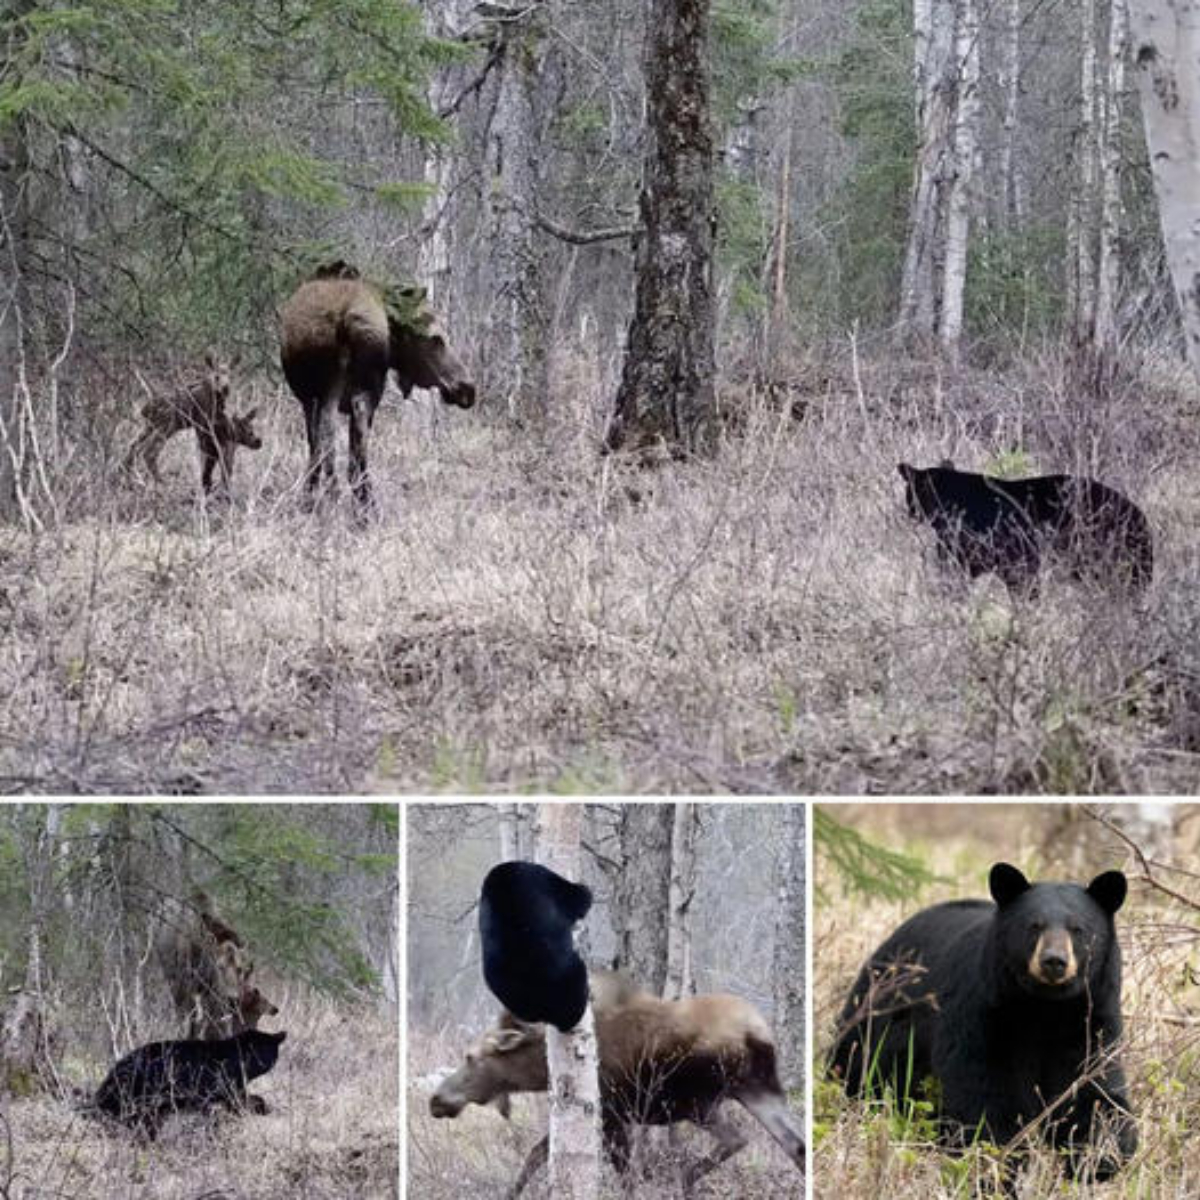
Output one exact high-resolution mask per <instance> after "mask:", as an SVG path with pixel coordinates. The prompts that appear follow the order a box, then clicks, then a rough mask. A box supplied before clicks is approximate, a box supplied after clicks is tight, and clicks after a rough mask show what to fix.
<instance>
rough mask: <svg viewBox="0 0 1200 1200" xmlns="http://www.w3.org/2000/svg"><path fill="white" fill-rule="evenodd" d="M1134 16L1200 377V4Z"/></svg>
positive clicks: (1175, 277) (1138, 3)
mask: <svg viewBox="0 0 1200 1200" xmlns="http://www.w3.org/2000/svg"><path fill="white" fill-rule="evenodd" d="M1130 17H1131V28H1132V34H1133V36H1132V48H1133V61H1134V65H1135V67H1136V68H1137V75H1138V88H1139V91H1140V93H1141V100H1142V119H1143V121H1144V122H1145V126H1146V144H1147V147H1148V148H1149V151H1150V167H1151V171H1152V172H1153V175H1154V190H1155V194H1156V195H1157V197H1158V209H1159V215H1160V217H1161V220H1162V232H1163V242H1164V244H1165V246H1166V251H1167V262H1168V264H1169V266H1170V268H1171V280H1172V282H1173V283H1174V285H1175V296H1176V299H1177V300H1178V302H1179V313H1180V317H1181V319H1182V322H1183V333H1184V338H1185V340H1186V343H1187V354H1188V359H1189V361H1190V362H1191V365H1192V371H1193V372H1194V373H1195V375H1196V378H1197V380H1200V4H1197V3H1196V0H1132V3H1131V4H1130Z"/></svg>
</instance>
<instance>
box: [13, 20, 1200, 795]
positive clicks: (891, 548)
mask: <svg viewBox="0 0 1200 1200" xmlns="http://www.w3.org/2000/svg"><path fill="white" fill-rule="evenodd" d="M1173 11H1174V10H1173V9H1172V7H1171V6H1170V5H1168V4H1163V3H1160V2H1159V0H1135V2H1134V3H1129V2H1128V0H1051V2H1049V3H1046V2H1043V0H998V2H997V3H994V4H990V5H982V4H979V3H978V0H913V3H911V4H910V3H899V2H895V0H856V2H855V3H853V4H848V5H843V4H832V3H826V4H821V3H816V4H813V3H804V4H801V3H799V0H688V2H686V3H684V2H682V0H680V2H678V3H668V2H667V0H649V2H638V3H635V2H633V0H604V2H603V3H592V4H587V5H569V4H564V3H561V2H560V0H537V2H534V3H517V4H508V3H503V2H493V0H486V2H481V3H467V2H466V0H427V2H426V3H423V4H421V5H420V6H417V5H413V4H411V3H405V2H401V0H387V2H381V0H351V2H350V3H338V4H332V3H326V2H325V0H282V2H281V3H279V4H276V5H272V6H267V7H264V6H263V5H261V4H256V3H252V2H246V0H233V2H231V3H226V4H222V5H220V6H216V7H213V6H199V7H197V6H194V5H182V4H178V3H173V2H166V3H160V2H158V0H154V2H150V0H145V2H142V0H139V2H137V3H125V4H116V3H99V4H89V5H81V4H72V3H68V2H65V0H16V2H15V3H11V4H9V5H8V6H7V7H6V8H5V10H4V13H3V14H2V15H0V46H2V47H3V50H2V52H0V520H2V523H0V585H2V586H0V604H2V606H3V609H4V613H5V617H4V620H3V622H2V623H0V647H2V650H3V652H2V654H0V680H2V681H3V686H2V688H0V691H2V692H3V694H4V695H5V696H6V700H5V703H4V705H3V708H2V709H0V714H2V715H0V776H2V779H3V782H4V785H5V786H6V787H8V788H9V789H11V790H28V789H33V790H59V791H63V790H67V791H77V790H78V791H110V790H112V791H125V792H129V791H167V792H197V791H218V792H219V791H225V792H237V791H295V790H301V791H310V790H317V791H327V790H344V789H346V788H350V789H352V790H362V789H371V788H382V789H392V790H395V789H397V788H399V789H423V790H436V789H448V790H456V791H461V790H478V789H496V790H512V789H516V788H522V787H532V788H538V789H542V790H547V789H550V790H571V791H578V790H583V791H609V790H613V791H635V792H640V791H663V790H689V791H698V790H699V791H731V790H732V791H749V792H755V791H788V792H791V791H854V792H861V791H924V792H930V791H944V790H963V791H969V792H976V791H1010V792H1012V791H1016V792H1039V791H1051V792H1061V791H1067V792H1093V791H1096V792H1103V791H1117V792H1122V791H1124V792H1129V791H1155V790H1175V789H1187V788H1190V787H1191V786H1192V785H1194V783H1195V780H1196V777H1197V774H1196V758H1195V756H1196V752H1197V715H1198V713H1200V707H1198V700H1197V696H1198V694H1200V693H1198V692H1197V688H1196V680H1197V677H1198V674H1200V662H1198V661H1197V658H1196V646H1197V644H1200V643H1198V639H1197V637H1196V632H1197V628H1198V625H1200V611H1198V610H1197V608H1196V605H1195V601H1194V597H1195V595H1196V593H1197V588H1196V586H1195V583H1196V575H1197V566H1196V562H1197V556H1196V538H1195V536H1194V529H1195V521H1196V508H1195V503H1194V501H1193V499H1192V497H1193V494H1194V488H1193V487H1192V486H1191V480H1192V478H1193V477H1194V474H1195V472H1194V461H1195V458H1196V455H1197V453H1198V451H1200V444H1198V440H1197V435H1196V413H1197V379H1196V370H1197V369H1200V313H1198V311H1197V302H1196V294H1197V293H1196V289H1195V288H1194V287H1193V286H1192V285H1191V284H1190V283H1189V279H1191V278H1192V276H1193V275H1194V271H1195V247H1194V241H1195V234H1194V204H1195V201H1194V197H1195V194H1196V188H1195V186H1194V185H1195V178H1196V172H1197V170H1198V166H1197V163H1196V161H1195V152H1194V146H1195V140H1196V139H1195V136H1194V134H1195V122H1196V121H1197V119H1200V118H1198V116H1197V114H1196V113H1195V112H1194V111H1193V109H1194V96H1193V95H1192V92H1191V90H1190V89H1189V88H1188V87H1185V86H1184V82H1185V81H1182V80H1181V78H1179V77H1177V75H1176V64H1178V63H1183V62H1187V61H1189V60H1188V54H1189V53H1190V51H1189V46H1190V45H1191V43H1190V42H1189V40H1188V39H1189V38H1194V31H1190V30H1189V28H1188V27H1186V23H1182V24H1179V25H1177V24H1176V23H1175V17H1174V15H1173ZM1192 50H1194V46H1192ZM1181 98H1182V99H1181ZM1189 131H1190V132H1189ZM1189 138H1190V139H1191V140H1190V141H1189ZM1148 145H1149V146H1150V150H1148V149H1147V146H1148ZM1189 146H1191V147H1192V148H1191V149H1188V147H1189ZM1189 214H1191V215H1190V216H1189ZM1189 231H1190V232H1189ZM319 269H323V270H324V272H325V273H326V276H327V278H326V282H328V281H329V277H330V274H332V276H333V277H335V279H336V277H340V279H337V281H338V282H340V283H342V284H348V283H351V282H352V281H351V280H349V279H348V278H346V277H347V276H349V275H351V274H354V273H359V274H361V276H362V280H363V287H364V288H366V289H367V291H368V294H369V295H371V296H378V297H385V298H387V303H388V306H389V307H387V309H386V311H387V314H388V317H387V319H388V320H389V321H391V322H392V325H389V326H387V327H386V328H385V332H384V333H383V334H381V335H379V336H382V338H383V342H384V345H385V349H384V351H383V353H384V354H385V356H386V355H387V354H388V353H390V355H391V360H392V365H393V367H395V368H396V372H395V373H396V379H397V382H398V383H399V384H400V387H399V388H398V389H396V390H393V391H390V392H389V393H388V398H387V399H386V400H385V402H384V404H383V406H382V407H381V408H380V410H379V413H378V419H377V420H375V421H374V426H373V429H372V425H371V419H370V412H369V411H368V410H373V403H374V399H373V398H372V395H374V398H375V399H377V395H375V394H374V392H375V389H376V387H377V386H378V387H379V388H381V387H382V380H381V377H382V373H383V370H384V369H386V368H384V367H381V366H379V364H378V363H376V364H375V365H374V366H370V367H369V369H368V365H367V364H365V360H362V359H359V358H355V359H354V361H353V364H352V366H353V370H354V371H360V369H361V373H362V378H359V377H357V376H353V377H352V376H351V375H349V374H348V375H346V376H345V378H344V379H343V377H342V376H337V379H338V380H339V381H340V382H339V383H338V384H337V386H336V387H335V386H332V385H329V386H326V385H325V384H314V383H312V382H311V377H306V378H308V382H307V383H306V382H304V380H303V379H302V375H303V372H302V371H301V370H300V368H299V367H294V368H289V370H288V378H287V381H286V382H285V380H284V378H283V375H282V373H281V370H280V337H281V330H280V312H281V310H283V309H284V307H285V305H286V304H287V302H288V300H289V297H290V296H292V295H293V293H295V292H296V289H297V287H298V286H299V285H300V284H301V283H302V282H303V281H305V280H308V279H310V278H311V277H312V276H313V274H314V272H316V271H318V270H319ZM413 287H417V288H419V290H417V291H412V290H405V289H412V288H413ZM333 290H334V291H336V289H333ZM342 294H354V295H359V296H361V295H362V294H363V293H362V292H360V291H356V290H355V289H354V288H353V287H352V288H350V289H349V291H348V292H344V293H342ZM370 303H371V304H375V305H376V307H375V308H374V309H372V312H375V313H377V314H378V315H377V317H376V318H375V319H376V320H377V321H380V322H382V321H383V320H384V316H383V313H384V311H385V310H384V308H382V307H379V304H380V303H382V301H379V302H378V303H376V301H370ZM397 305H399V306H400V307H397ZM406 305H407V306H409V307H407V308H405V307H404V306H406ZM414 306H415V307H414ZM402 308H403V313H402V312H401V309H402ZM404 314H407V316H404ZM326 315H327V316H328V313H326ZM338 319H339V320H340V319H341V318H338ZM330 320H333V317H330ZM404 320H408V321H409V325H408V326H407V328H408V329H409V333H410V334H413V336H415V337H416V340H417V341H418V342H419V343H421V344H422V345H423V346H425V347H426V349H428V347H429V346H436V348H437V352H438V353H439V354H441V355H443V361H444V362H449V361H453V363H454V364H455V366H454V372H453V373H454V376H455V378H454V387H453V388H451V387H449V386H443V385H444V384H446V382H447V377H446V375H445V372H443V374H442V376H440V378H441V383H438V384H437V390H441V392H442V396H443V397H444V398H447V399H451V397H457V399H452V406H449V407H448V406H445V405H443V404H442V403H441V402H440V401H439V400H438V398H437V396H436V394H435V391H434V390H431V389H432V388H433V387H434V382H433V381H434V374H436V372H435V373H434V374H430V373H429V372H425V374H422V372H421V370H419V369H416V368H413V369H412V370H411V371H410V372H409V374H407V375H406V374H405V373H404V371H402V370H401V369H400V367H399V365H398V359H397V356H398V355H399V354H400V342H401V340H402V339H401V336H400V334H399V333H397V332H396V331H395V330H396V329H399V328H401V327H402V326H403V325H404ZM435 321H436V326H435V324H434V322H435ZM397 322H399V324H396V323H397ZM336 324H337V322H336V321H334V325H336ZM337 327H338V328H342V326H337ZM435 330H436V331H435ZM414 331H415V333H414ZM338 336H341V335H338ZM422 339H424V341H422ZM297 344H298V345H300V346H301V349H303V350H305V351H307V350H310V349H311V348H312V347H311V343H310V342H308V341H304V339H303V338H301V339H300V341H299V342H298V343H297ZM372 352H374V351H372ZM338 353H342V352H341V351H338V352H330V355H327V357H326V359H325V360H322V361H323V363H324V366H323V367H322V369H325V368H328V369H329V370H331V371H336V370H342V369H343V368H342V367H338V366H337V362H341V361H342V360H341V359H338V358H337V355H338ZM346 353H348V351H347V352H346ZM364 353H365V352H364ZM355 354H356V355H357V354H358V351H357V350H356V351H355ZM335 360H336V362H335ZM346 361H347V362H349V361H350V360H349V359H347V360H346ZM285 365H286V364H285ZM318 365H320V364H318ZM345 370H347V371H349V370H350V368H349V367H346V368H345ZM368 376H369V378H367V377H368ZM298 381H299V382H298ZM414 381H415V383H414ZM310 385H311V388H312V391H313V395H314V396H319V397H321V398H322V399H321V405H324V407H325V409H326V410H327V411H325V414H324V416H321V415H320V414H319V413H318V414H316V415H314V413H315V411H316V409H317V408H318V407H320V406H319V405H318V404H317V401H316V400H310V399H305V398H304V396H303V395H302V394H301V393H302V392H304V390H305V388H306V387H309V386H310ZM298 388H299V390H297V389H298ZM346 389H349V390H346ZM356 389H357V390H356ZM414 389H415V390H414ZM409 392H411V395H408V393H409ZM293 393H295V394H293ZM402 393H404V394H403V395H402ZM468 395H469V396H470V398H472V399H474V398H476V397H477V403H475V404H474V406H473V407H471V408H467V407H465V404H463V405H462V406H461V407H456V406H455V405H459V403H460V401H462V400H463V398H464V397H467V396H468ZM297 396H300V397H301V399H302V400H303V405H302V403H301V402H299V401H298V400H297ZM338 407H340V408H341V409H342V410H343V411H345V412H346V413H347V418H346V419H344V418H343V417H342V416H340V415H338V413H337V412H336V411H335V409H336V408H338ZM306 410H309V411H308V413H307V416H306ZM347 425H349V427H350V434H349V436H348V435H347V433H346V432H345V429H344V427H345V426H347ZM368 432H369V433H370V438H369V439H368V437H367V434H368ZM174 433H179V435H180V436H177V437H172V436H171V435H172V434H174ZM306 434H307V438H308V443H307V445H306ZM194 438H195V439H198V441H199V443H200V445H201V449H202V452H203V454H204V455H205V456H206V459H207V460H208V461H207V462H206V469H205V476H206V482H213V481H214V480H215V484H216V486H214V487H213V488H212V490H211V491H210V490H208V488H207V487H205V486H202V483H201V479H200V471H199V469H198V467H197V465H196V464H195V462H194V455H195V449H194V447H193V440H194ZM368 440H369V443H370V445H369V453H368V451H367V448H366V447H367V442H368ZM335 444H336V454H337V456H338V458H339V459H342V460H344V459H346V458H347V456H348V454H349V456H350V457H351V459H352V462H351V465H350V476H351V482H352V484H354V486H353V488H352V490H353V491H354V493H355V498H356V499H357V500H359V501H362V500H363V499H364V498H365V496H366V494H367V487H366V485H365V483H363V482H360V483H355V480H365V474H362V472H363V471H364V464H366V463H367V462H368V461H369V468H366V469H368V470H369V473H370V476H371V477H372V478H373V481H374V487H373V505H372V506H370V511H369V512H368V511H365V508H366V507H367V506H365V505H363V504H361V503H360V504H351V503H350V502H349V499H348V497H346V496H345V495H344V494H343V495H341V496H340V497H339V496H336V495H334V496H325V497H321V496H316V497H315V501H316V502H315V503H314V502H312V501H313V500H314V497H311V496H310V495H309V489H308V488H306V486H305V480H306V477H307V476H311V477H312V480H311V481H312V482H315V480H316V475H317V473H318V470H319V469H321V468H322V464H324V463H328V461H329V456H330V454H332V453H334V450H333V447H334V446H335ZM159 450H161V451H162V455H161V478H155V477H154V473H153V472H151V473H149V477H147V476H148V472H147V471H146V470H145V469H144V468H145V467H146V466H147V465H150V466H153V463H152V462H151V461H150V460H152V459H154V458H155V457H156V456H157V454H158V451H159ZM235 450H236V451H237V453H236V455H235V454H234V451H235ZM144 455H145V456H146V457H147V462H143V461H142V458H143V456H144ZM947 459H949V460H952V461H953V464H954V466H955V467H957V468H959V469H961V470H966V471H973V472H982V473H985V474H987V475H989V476H992V477H995V478H1000V479H1004V480H1011V479H1013V478H1017V477H1028V476H1041V475H1057V474H1069V475H1076V476H1083V477H1087V478H1089V479H1094V480H1098V481H1100V482H1101V483H1102V484H1104V485H1105V486H1106V487H1108V488H1112V489H1116V490H1117V491H1118V492H1119V493H1121V495H1123V496H1124V497H1127V498H1128V500H1129V501H1131V502H1132V503H1133V504H1135V505H1137V511H1139V512H1141V513H1144V515H1145V519H1146V521H1147V522H1148V525H1147V528H1148V529H1149V530H1150V531H1151V533H1152V535H1153V555H1152V558H1153V564H1152V567H1153V581H1152V583H1151V584H1150V586H1149V588H1148V589H1145V590H1144V593H1143V594H1141V595H1140V596H1139V597H1138V598H1137V602H1136V603H1132V602H1129V601H1128V598H1127V597H1123V596H1122V595H1120V594H1119V591H1118V590H1117V589H1114V588H1112V587H1109V586H1106V584H1107V583H1108V582H1110V581H1109V580H1107V579H1106V578H1104V576H1105V575H1106V574H1107V573H1108V572H1106V571H1105V570H1104V569H1103V568H1101V570H1100V571H1099V574H1100V575H1101V579H1100V580H1099V581H1098V585H1097V581H1096V580H1092V581H1091V584H1092V586H1086V585H1084V584H1079V583H1076V582H1075V581H1073V580H1071V579H1070V578H1062V579H1060V578H1059V573H1057V572H1056V571H1054V570H1047V571H1046V572H1044V575H1045V578H1044V579H1043V581H1042V586H1041V588H1040V589H1039V590H1038V592H1037V594H1036V595H1032V594H1030V593H1029V592H1026V591H1023V590H1021V589H1012V588H1006V587H1005V586H1004V581H1000V580H997V579H996V578H995V576H994V575H991V574H989V575H988V577H987V578H986V579H982V580H978V581H976V582H974V583H972V584H970V585H969V586H966V585H963V586H959V581H957V580H955V579H954V578H953V576H954V572H953V571H947V570H946V566H947V564H945V563H944V562H935V561H934V554H933V546H932V544H931V543H932V542H933V538H932V537H931V536H930V531H929V530H928V529H927V528H926V529H922V527H921V523H920V522H917V521H913V520H911V519H910V517H909V515H908V513H907V512H906V509H905V502H904V495H903V487H902V483H901V480H900V479H899V477H898V475H897V471H896V467H897V464H899V463H902V462H904V463H911V464H915V465H917V466H922V467H925V466H931V465H932V464H934V463H936V462H939V461H942V460H947ZM215 466H219V467H220V468H221V470H220V471H219V472H216V471H214V467H215ZM227 470H228V473H229V474H230V475H231V476H232V478H231V481H230V480H228V479H227V478H226V474H227ZM338 472H339V474H340V475H341V477H342V479H343V480H344V479H345V477H346V472H345V470H344V469H343V468H341V467H339V468H338ZM331 488H332V485H331ZM344 490H345V488H344V484H343V492H344ZM1106 494H1107V493H1106ZM322 500H323V501H324V502H322ZM943 557H944V556H943ZM1147 565H1149V564H1148V562H1147ZM1001 573H1002V572H1001ZM1062 574H1064V575H1065V574H1066V573H1065V572H1064V573H1062Z"/></svg>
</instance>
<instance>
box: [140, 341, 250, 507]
mask: <svg viewBox="0 0 1200 1200" xmlns="http://www.w3.org/2000/svg"><path fill="white" fill-rule="evenodd" d="M230 390H231V377H230V370H229V366H228V364H226V363H223V362H220V361H219V360H218V359H217V358H216V357H215V356H214V355H213V354H211V353H210V354H206V355H205V356H204V370H203V371H202V372H201V373H200V374H199V376H198V377H197V378H195V379H193V380H191V381H189V382H186V383H185V384H184V385H183V386H182V387H181V388H179V390H178V391H176V392H173V393H171V394H170V395H168V396H158V397H156V398H155V399H153V400H151V401H149V403H147V404H146V405H144V406H143V408H142V421H143V427H142V430H141V432H140V433H139V434H138V436H137V438H136V439H135V440H134V442H133V445H132V446H130V447H129V452H128V453H127V454H126V455H125V459H124V462H123V463H122V470H124V471H131V470H133V469H134V468H135V467H136V466H137V465H138V462H139V460H140V461H141V463H142V464H144V465H145V467H146V469H147V470H148V471H149V472H150V476H151V478H152V479H153V480H154V482H155V483H158V482H160V481H161V476H160V475H159V473H158V459H159V455H160V454H162V450H163V447H164V446H165V445H166V444H167V442H169V441H170V440H171V438H173V437H174V436H175V435H176V434H177V433H182V432H183V431H184V430H185V429H191V430H193V431H194V432H195V434H196V442H197V444H198V445H199V447H200V463H201V467H200V482H201V485H202V486H203V488H204V490H205V491H206V492H209V491H211V490H212V486H213V472H214V470H215V469H216V468H217V467H218V466H219V467H220V468H221V481H222V484H223V486H224V488H225V491H226V492H228V491H229V489H230V487H231V486H232V483H233V456H234V451H235V450H236V449H237V447H238V446H245V447H246V448H247V449H248V450H258V449H260V448H261V447H262V438H261V437H259V435H258V432H257V431H256V429H255V428H254V418H255V417H256V416H257V415H258V410H257V409H256V408H252V409H250V410H249V411H248V412H244V413H239V414H237V415H231V414H230V413H228V412H226V411H225V406H226V404H227V403H228V401H229V396H230Z"/></svg>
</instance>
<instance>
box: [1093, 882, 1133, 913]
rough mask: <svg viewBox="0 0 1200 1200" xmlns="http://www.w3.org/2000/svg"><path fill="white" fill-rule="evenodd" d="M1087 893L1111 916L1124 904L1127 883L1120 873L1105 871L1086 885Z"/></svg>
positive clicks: (1127, 890)
mask: <svg viewBox="0 0 1200 1200" xmlns="http://www.w3.org/2000/svg"><path fill="white" fill-rule="evenodd" d="M1087 892H1088V895H1089V896H1091V898H1092V899H1093V900H1095V902H1096V903H1097V904H1098V905H1100V907H1101V908H1102V909H1104V911H1105V912H1106V913H1108V914H1109V915H1110V916H1111V915H1112V914H1113V913H1115V912H1116V911H1117V909H1119V908H1120V907H1121V905H1122V904H1124V903H1125V897H1126V896H1127V895H1128V894H1129V882H1128V880H1127V879H1126V878H1125V876H1124V875H1122V874H1121V872H1120V871H1105V872H1104V874H1103V875H1097V876H1096V878H1095V879H1093V880H1092V882H1091V883H1089V884H1088V887H1087Z"/></svg>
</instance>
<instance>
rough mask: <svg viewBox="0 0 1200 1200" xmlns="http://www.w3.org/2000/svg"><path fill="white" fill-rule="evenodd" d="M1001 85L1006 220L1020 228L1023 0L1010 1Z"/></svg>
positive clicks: (1022, 194) (1022, 202)
mask: <svg viewBox="0 0 1200 1200" xmlns="http://www.w3.org/2000/svg"><path fill="white" fill-rule="evenodd" d="M1000 87H1001V91H1002V92H1003V94H1004V117H1003V126H1002V129H1001V135H1000V186H1001V213H1002V217H1003V223H1004V224H1005V226H1007V227H1009V228H1015V227H1019V226H1020V225H1021V223H1022V222H1023V221H1024V220H1025V183H1024V179H1023V177H1022V173H1021V168H1020V166H1019V163H1018V159H1017V131H1018V129H1019V128H1020V99H1021V0H1006V3H1005V10H1004V30H1003V41H1002V43H1001V66H1000Z"/></svg>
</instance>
